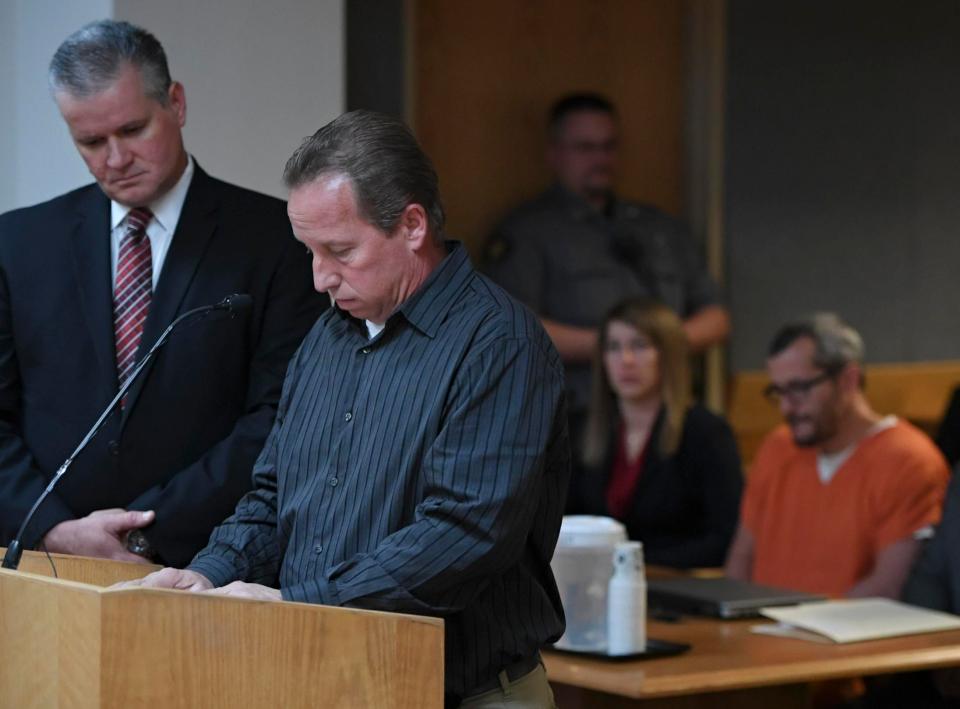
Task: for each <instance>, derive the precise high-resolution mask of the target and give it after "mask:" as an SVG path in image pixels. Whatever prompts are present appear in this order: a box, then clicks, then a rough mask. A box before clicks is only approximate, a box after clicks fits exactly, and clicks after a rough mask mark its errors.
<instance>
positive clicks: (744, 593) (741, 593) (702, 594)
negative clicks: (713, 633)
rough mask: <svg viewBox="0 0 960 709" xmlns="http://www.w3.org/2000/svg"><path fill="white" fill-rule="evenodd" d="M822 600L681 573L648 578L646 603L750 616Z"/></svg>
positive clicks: (670, 608) (718, 614)
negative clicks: (676, 576)
mask: <svg viewBox="0 0 960 709" xmlns="http://www.w3.org/2000/svg"><path fill="white" fill-rule="evenodd" d="M823 600H826V596H820V595H817V594H813V593H803V592H801V591H789V590H787V589H783V588H773V587H772V586H761V585H759V584H755V583H750V582H748V581H736V580H734V579H728V578H694V577H690V576H683V577H678V578H669V579H649V580H648V581H647V605H648V606H649V607H650V609H651V610H660V611H672V612H676V613H686V614H690V615H706V616H711V617H713V618H726V619H729V618H753V617H756V616H759V615H760V609H761V608H767V607H770V606H793V605H796V604H798V603H809V602H811V601H823Z"/></svg>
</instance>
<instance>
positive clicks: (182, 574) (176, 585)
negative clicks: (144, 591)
mask: <svg viewBox="0 0 960 709" xmlns="http://www.w3.org/2000/svg"><path fill="white" fill-rule="evenodd" d="M111 588H172V589H176V590H177V591H209V590H211V589H212V588H213V584H212V583H210V581H209V580H208V579H207V577H206V576H204V575H203V574H198V573H197V572H196V571H187V570H186V569H174V568H171V567H169V566H168V567H167V568H165V569H160V570H159V571H154V572H153V573H152V574H147V575H146V576H144V577H143V578H142V579H134V580H133V581H122V582H121V583H117V584H114V585H113V586H112V587H111Z"/></svg>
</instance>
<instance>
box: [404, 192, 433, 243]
mask: <svg viewBox="0 0 960 709" xmlns="http://www.w3.org/2000/svg"><path fill="white" fill-rule="evenodd" d="M397 231H398V236H400V237H401V238H402V239H404V240H405V241H406V242H407V244H408V245H409V246H410V247H411V249H413V250H414V251H416V250H418V249H420V248H421V247H422V246H423V245H424V244H425V243H426V242H427V241H429V240H430V239H432V238H433V237H432V236H431V234H430V220H429V219H428V218H427V210H425V209H424V208H423V205H420V204H417V203H416V202H412V203H410V204H408V205H407V206H406V207H404V208H403V212H402V213H401V214H400V221H399V222H398V223H397Z"/></svg>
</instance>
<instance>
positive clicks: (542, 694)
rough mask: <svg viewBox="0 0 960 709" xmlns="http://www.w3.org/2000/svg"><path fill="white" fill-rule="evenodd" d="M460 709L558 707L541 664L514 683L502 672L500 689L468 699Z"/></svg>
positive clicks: (538, 708)
mask: <svg viewBox="0 0 960 709" xmlns="http://www.w3.org/2000/svg"><path fill="white" fill-rule="evenodd" d="M460 709H557V705H556V704H555V703H554V701H553V690H552V689H550V683H549V682H548V681H547V672H546V670H544V669H543V664H539V665H537V666H536V667H535V668H534V669H533V670H532V671H530V672H528V673H527V674H525V675H524V676H523V677H520V678H519V679H516V680H514V681H513V682H510V681H509V680H508V679H507V675H506V673H505V672H501V673H500V686H499V687H497V688H496V689H491V690H490V691H489V692H484V693H483V694H475V695H473V696H472V697H467V698H466V699H464V700H463V703H462V704H461V705H460Z"/></svg>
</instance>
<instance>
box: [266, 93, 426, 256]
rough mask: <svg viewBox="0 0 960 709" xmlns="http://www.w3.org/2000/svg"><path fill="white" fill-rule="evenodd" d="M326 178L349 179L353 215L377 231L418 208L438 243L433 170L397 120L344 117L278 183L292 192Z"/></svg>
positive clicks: (312, 140)
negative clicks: (408, 209)
mask: <svg viewBox="0 0 960 709" xmlns="http://www.w3.org/2000/svg"><path fill="white" fill-rule="evenodd" d="M331 175H344V176H346V177H347V178H349V179H350V182H351V184H352V186H353V190H354V195H355V198H356V201H357V211H358V212H359V213H360V216H361V217H362V218H363V219H364V220H365V221H367V222H369V223H370V224H373V225H374V226H376V227H378V228H379V229H380V230H381V231H383V232H385V233H387V234H389V233H391V232H392V231H393V230H394V229H395V228H396V226H397V223H398V222H399V221H400V216H401V215H402V214H403V210H404V209H406V207H407V205H410V204H419V205H420V206H422V207H423V209H424V210H425V211H426V213H427V220H428V222H429V225H430V231H431V233H432V235H433V238H434V240H435V241H437V242H441V241H442V240H443V222H444V213H443V204H442V203H441V201H440V188H439V184H438V180H437V173H436V170H434V169H433V164H432V163H431V162H430V158H428V157H427V156H426V154H425V153H424V152H423V150H421V148H420V146H419V145H418V144H417V140H416V138H414V137H413V133H411V132H410V129H409V128H407V126H406V125H404V124H403V122H402V121H400V120H399V119H396V118H393V117H392V116H388V115H385V114H383V113H377V112H376V111H350V112H349V113H344V114H343V115H342V116H340V117H339V118H337V119H336V120H334V121H331V122H330V123H328V124H327V125H325V126H324V127H323V128H321V129H320V130H318V131H317V132H316V133H314V134H313V135H312V136H310V137H309V138H307V139H305V140H304V141H303V143H301V144H300V147H299V148H297V150H296V151H295V152H294V153H293V155H291V156H290V159H289V160H287V164H286V167H285V168H284V170H283V181H284V182H285V183H286V185H287V187H288V188H289V189H295V188H297V187H301V186H302V185H305V184H307V183H309V182H313V181H314V180H317V179H319V178H321V177H325V176H331Z"/></svg>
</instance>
